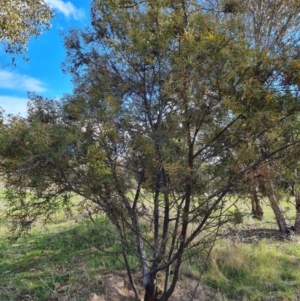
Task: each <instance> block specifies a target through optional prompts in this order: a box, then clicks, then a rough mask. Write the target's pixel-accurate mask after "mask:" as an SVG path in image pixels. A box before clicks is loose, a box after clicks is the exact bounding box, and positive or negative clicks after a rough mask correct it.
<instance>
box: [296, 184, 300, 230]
mask: <svg viewBox="0 0 300 301" xmlns="http://www.w3.org/2000/svg"><path fill="white" fill-rule="evenodd" d="M295 201H296V206H295V207H296V218H295V230H296V232H300V191H299V189H298V188H295Z"/></svg>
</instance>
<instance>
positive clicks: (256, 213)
mask: <svg viewBox="0 0 300 301" xmlns="http://www.w3.org/2000/svg"><path fill="white" fill-rule="evenodd" d="M256 176H257V175H256V172H255V170H252V171H251V178H252V181H253V185H252V188H251V192H250V199H251V203H252V216H253V218H257V219H259V220H262V219H263V216H264V211H263V208H262V203H261V200H260V198H259V185H258V182H257V178H256Z"/></svg>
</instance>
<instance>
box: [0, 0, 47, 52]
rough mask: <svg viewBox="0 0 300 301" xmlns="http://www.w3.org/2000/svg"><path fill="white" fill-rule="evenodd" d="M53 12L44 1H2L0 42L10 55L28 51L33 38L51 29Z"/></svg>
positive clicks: (0, 4)
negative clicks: (29, 41) (30, 40)
mask: <svg viewBox="0 0 300 301" xmlns="http://www.w3.org/2000/svg"><path fill="white" fill-rule="evenodd" d="M51 18H52V11H51V9H50V7H49V6H48V5H47V4H46V3H45V2H44V0H15V1H10V0H1V1H0V42H1V43H2V44H3V45H4V49H5V51H6V52H8V53H20V52H22V51H24V50H25V49H26V44H27V42H28V40H29V38H30V37H31V36H39V35H40V34H41V33H42V32H43V30H45V29H46V28H49V26H50V19H51Z"/></svg>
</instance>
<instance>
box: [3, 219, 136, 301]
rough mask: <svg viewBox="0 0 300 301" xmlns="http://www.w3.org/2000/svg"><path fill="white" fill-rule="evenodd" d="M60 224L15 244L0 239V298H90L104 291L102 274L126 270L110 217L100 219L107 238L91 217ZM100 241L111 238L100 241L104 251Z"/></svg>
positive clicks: (7, 299)
mask: <svg viewBox="0 0 300 301" xmlns="http://www.w3.org/2000/svg"><path fill="white" fill-rule="evenodd" d="M57 226H59V225H56V227H53V226H52V227H51V226H49V227H48V229H46V228H45V229H42V231H37V230H35V231H33V233H32V234H31V235H30V236H28V237H23V238H20V239H18V241H17V242H15V243H13V244H9V242H8V241H7V240H5V239H4V238H2V239H1V240H0V300H6V301H10V300H11V301H13V300H34V301H35V300H36V301H46V300H58V299H59V298H62V297H67V296H68V297H70V298H71V297H72V298H74V300H76V301H77V300H78V301H79V300H87V298H88V296H89V294H90V293H92V292H101V291H102V290H103V285H102V284H101V275H102V274H105V273H108V272H112V271H116V270H124V266H123V265H122V263H121V258H120V245H119V243H118V242H117V241H113V240H112V239H111V235H110V233H111V231H112V227H111V226H110V224H109V223H107V221H106V220H105V219H104V218H102V219H99V222H98V226H99V227H101V237H100V234H99V233H100V232H99V231H98V229H97V227H95V226H94V225H93V224H92V223H90V222H80V223H77V224H76V225H73V226H72V227H71V226H69V228H66V225H64V227H65V228H64V229H61V228H60V227H57ZM105 236H107V239H106V238H105ZM108 237H110V239H109V238H108ZM86 238H88V240H87V239H86ZM99 241H102V242H104V241H105V244H103V245H102V246H99V247H101V248H102V249H103V252H101V251H99V250H97V248H95V247H94V246H93V243H94V244H96V243H97V244H99ZM91 242H92V244H91ZM107 252H109V255H110V256H108V253H107ZM112 254H113V255H112ZM134 264H135V262H133V265H134ZM58 297H59V298H58Z"/></svg>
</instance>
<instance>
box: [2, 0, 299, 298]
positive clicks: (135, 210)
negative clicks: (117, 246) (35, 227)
mask: <svg viewBox="0 0 300 301" xmlns="http://www.w3.org/2000/svg"><path fill="white" fill-rule="evenodd" d="M258 2H259V3H261V5H264V7H265V9H264V10H263V11H262V10H261V6H259V5H258V4H257V3H258ZM234 3H235V2H233V1H230V3H229V2H228V1H227V2H226V1H203V2H202V1H189V0H183V1H182V0H180V1H179V0H178V1H176V0H174V1H169V0H166V1H164V0H162V1H161V0H160V1H154V0H153V1H152V0H151V1H145V2H143V1H142V2H136V1H123V0H122V1H121V0H120V1H116V0H114V1H112V0H103V1H94V2H93V3H92V7H91V18H92V26H91V28H88V29H85V30H80V29H72V30H70V31H69V33H68V34H67V35H66V37H65V47H66V49H67V60H66V62H65V64H64V70H65V71H66V72H70V73H71V75H72V76H73V82H74V85H75V88H74V91H73V93H72V94H71V95H66V96H65V97H64V98H63V99H61V100H60V101H54V100H48V99H43V98H42V97H39V96H37V95H31V102H30V104H29V107H28V115H27V117H26V118H19V119H14V120H11V121H10V122H8V123H5V124H2V125H1V132H0V157H1V160H0V172H1V175H2V177H3V178H4V180H5V182H6V187H7V188H8V189H7V192H6V198H7V217H8V218H9V219H10V221H12V225H13V227H14V230H16V231H23V230H24V229H26V228H28V227H30V225H31V224H32V223H33V222H34V221H35V220H37V219H39V218H47V217H49V216H50V215H51V214H52V213H53V212H55V211H56V210H59V209H61V208H62V207H65V208H68V207H69V206H72V203H71V202H70V197H71V196H72V194H76V195H79V196H81V197H82V199H83V202H82V206H83V211H86V212H87V215H88V216H89V217H90V218H93V219H94V217H95V215H96V214H103V215H106V216H107V217H108V218H109V219H110V221H111V222H112V223H113V224H114V226H115V229H116V231H117V233H118V237H119V239H120V243H121V246H122V255H123V259H124V264H125V267H126V269H127V273H128V277H129V280H130V283H131V286H132V288H133V290H134V292H135V295H136V299H137V300H141V297H140V296H139V293H138V291H137V290H136V287H135V284H134V282H133V280H132V277H131V275H132V268H131V265H130V260H129V254H132V253H133V254H134V255H136V256H137V258H139V260H140V265H141V269H142V271H143V283H144V287H145V296H144V300H145V301H151V300H161V301H164V300H168V299H169V298H170V296H171V295H172V293H173V291H174V288H175V286H176V283H177V281H178V278H179V271H180V266H181V264H182V262H183V260H184V258H185V256H186V254H187V253H188V254H189V256H193V255H194V256H195V255H196V256H197V257H200V256H204V255H206V254H207V252H208V250H209V247H211V246H212V245H213V243H214V241H215V238H216V236H217V235H218V233H219V232H220V229H223V226H224V225H226V224H228V223H239V222H241V218H240V217H241V216H240V215H239V214H238V212H237V211H236V210H233V209H232V205H233V203H234V200H235V197H236V198H239V197H240V196H244V195H246V193H248V192H249V187H251V186H253V185H254V184H255V183H256V182H257V181H256V180H257V179H258V178H259V179H260V177H264V179H265V182H264V183H265V189H266V191H267V192H268V196H269V198H270V202H271V204H272V206H273V207H274V212H275V211H276V210H279V211H278V212H279V215H278V226H279V229H280V230H281V231H284V230H285V226H286V222H285V220H284V217H282V216H281V215H280V207H278V206H277V205H278V203H277V201H276V199H275V198H274V197H273V196H274V189H273V187H274V184H275V183H276V181H274V179H273V178H272V177H271V175H272V170H274V169H276V168H277V167H278V166H280V167H282V168H283V166H286V167H287V166H288V165H287V162H288V160H289V158H296V157H298V156H299V150H298V149H299V135H298V128H299V122H298V112H299V108H300V103H299V95H298V90H299V82H298V77H299V69H298V68H297V64H298V58H297V49H298V35H295V34H293V33H294V30H295V29H296V28H299V24H298V18H299V11H300V4H299V5H298V2H293V1H290V2H288V3H287V2H286V1H273V2H272V3H271V2H270V1H262V0H261V1H247V2H246V1H237V3H239V6H238V9H237V8H236V7H235V6H232V5H234ZM274 3H275V4H276V5H275V4H274ZM229 4H230V5H231V6H230V7H229V6H228V5H229ZM262 12H263V14H265V13H267V12H268V14H269V15H267V16H265V15H263V14H262ZM262 17H264V18H265V19H264V22H263V23H261V22H260V21H259V20H262V19H260V18H262ZM256 22H258V23H256ZM259 26H260V27H259ZM276 26H277V27H276ZM258 29H259V31H258ZM274 34H276V36H275V37H274V36H273V35H274ZM289 72H292V76H291V78H290V79H289V80H287V78H286V77H287V74H289ZM299 78H300V77H299ZM289 168H291V166H289ZM285 170H287V169H285ZM261 171H263V172H261ZM255 185H256V184H255ZM276 204H277V205H276ZM273 207H272V208H273ZM130 256H132V255H130ZM203 262H204V260H203ZM203 266H204V263H203ZM171 270H172V272H173V273H172V276H171V275H170V271H171ZM158 272H160V273H162V274H163V275H164V277H163V280H162V281H163V290H162V292H161V293H160V294H158V293H157V290H156V284H155V283H156V282H155V279H156V274H157V273H158Z"/></svg>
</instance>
